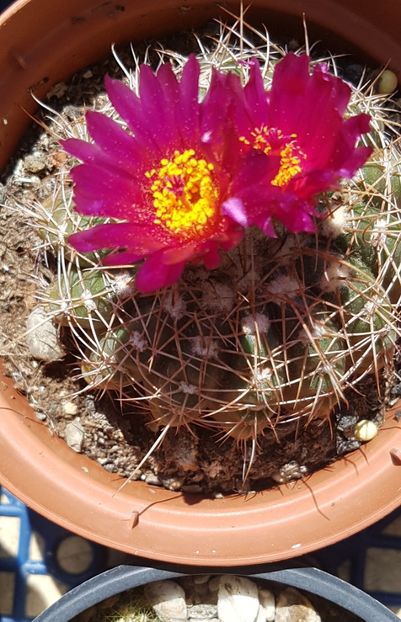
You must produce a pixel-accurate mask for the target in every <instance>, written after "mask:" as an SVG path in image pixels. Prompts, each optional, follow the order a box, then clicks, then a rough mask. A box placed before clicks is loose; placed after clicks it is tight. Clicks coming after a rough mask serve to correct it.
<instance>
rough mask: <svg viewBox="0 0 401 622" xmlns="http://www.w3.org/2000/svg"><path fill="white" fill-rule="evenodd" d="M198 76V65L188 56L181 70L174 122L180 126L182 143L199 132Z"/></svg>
mask: <svg viewBox="0 0 401 622" xmlns="http://www.w3.org/2000/svg"><path fill="white" fill-rule="evenodd" d="M199 74H200V67H199V63H198V61H197V60H196V57H195V55H194V54H190V56H189V57H188V60H187V62H186V63H185V65H184V68H183V70H182V76H181V81H180V87H179V103H178V105H177V108H176V122H177V124H179V126H180V132H181V136H182V139H183V141H186V140H192V139H193V136H194V135H195V136H197V135H198V132H199V121H200V108H199V104H198V98H199Z"/></svg>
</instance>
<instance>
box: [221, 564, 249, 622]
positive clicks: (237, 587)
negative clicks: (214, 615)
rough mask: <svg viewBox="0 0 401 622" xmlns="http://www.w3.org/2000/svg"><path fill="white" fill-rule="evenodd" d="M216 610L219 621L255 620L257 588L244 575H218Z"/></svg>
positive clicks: (246, 621)
mask: <svg viewBox="0 0 401 622" xmlns="http://www.w3.org/2000/svg"><path fill="white" fill-rule="evenodd" d="M217 611H218V616H219V620H220V621H221V622H256V620H257V617H258V612H259V598H258V588H257V586H256V585H255V583H253V582H252V581H250V580H249V579H247V578H245V577H236V576H232V575H223V576H222V577H220V584H219V593H218V601H217Z"/></svg>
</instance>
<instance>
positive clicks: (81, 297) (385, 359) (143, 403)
mask: <svg viewBox="0 0 401 622" xmlns="http://www.w3.org/2000/svg"><path fill="white" fill-rule="evenodd" d="M222 32H223V35H224V36H223V35H222V36H221V38H220V41H219V43H218V45H217V51H216V49H215V50H214V51H213V52H210V54H209V55H208V54H206V53H205V54H204V55H203V59H202V74H201V84H203V85H204V88H205V89H206V86H205V83H207V79H208V77H209V76H210V67H211V66H212V65H213V64H215V63H216V59H218V64H219V66H220V67H224V68H228V69H230V70H233V69H235V71H236V72H237V73H239V74H241V75H245V74H247V72H248V67H247V61H249V59H250V58H255V57H257V58H261V59H262V60H263V61H264V62H265V66H267V61H266V57H265V52H264V51H262V48H263V45H262V43H263V41H262V42H261V44H260V45H256V44H254V46H253V47H251V48H249V49H248V46H249V42H248V41H247V42H246V43H247V46H246V50H245V52H244V49H243V45H242V44H243V42H242V44H241V46H239V47H241V54H242V57H241V63H237V61H236V60H235V61H233V58H234V59H235V58H236V57H238V54H239V52H238V50H237V49H236V48H235V46H234V44H230V41H229V38H230V36H229V35H230V31H229V30H225V27H224V26H222ZM277 56H279V54H277ZM174 60H175V62H176V64H177V66H178V67H180V66H182V65H183V61H182V59H181V57H178V56H177V55H175V56H174ZM272 65H274V58H273V60H272V59H270V65H269V69H268V70H267V69H266V70H265V72H264V79H265V82H266V86H267V87H268V86H269V84H270V80H271V66H272ZM131 81H132V83H133V84H136V82H137V78H135V76H131ZM383 101H384V100H383ZM380 106H381V104H380V102H378V101H377V96H374V95H373V94H372V93H369V91H365V92H361V91H360V90H359V89H355V90H354V93H353V96H352V100H351V108H352V111H353V112H355V111H356V112H361V111H368V112H370V113H371V115H372V117H373V122H372V132H371V134H370V135H367V136H366V137H365V140H366V141H367V142H368V143H374V144H375V145H376V148H375V151H374V153H373V156H372V158H371V160H370V161H369V162H368V163H366V164H365V166H364V167H363V168H362V169H361V170H360V171H359V173H358V174H357V176H356V177H355V178H354V179H353V180H348V181H346V182H344V183H343V184H342V186H341V187H340V189H339V190H336V191H335V192H332V191H330V192H326V193H324V194H322V195H321V196H320V203H319V206H318V212H319V215H318V218H317V219H316V222H317V226H316V231H315V233H289V232H287V231H286V230H285V228H279V230H278V231H277V237H276V238H268V237H266V236H265V235H263V234H262V233H261V232H260V231H258V230H257V229H256V228H250V229H248V230H247V232H246V235H245V237H244V239H243V241H242V242H241V243H240V244H239V245H237V246H236V247H234V248H232V249H231V250H227V252H226V253H225V254H224V257H223V259H222V263H221V265H220V266H219V267H217V268H215V269H213V270H210V271H207V270H206V269H205V268H203V267H200V266H189V267H187V269H186V270H185V272H184V274H183V276H182V277H181V279H180V280H179V281H178V282H177V283H175V284H174V285H172V286H171V287H169V288H166V289H161V290H159V291H157V292H156V293H139V292H138V291H137V290H136V288H135V274H136V268H135V267H133V266H128V267H127V266H126V267H125V268H123V267H116V268H114V267H105V266H103V265H102V264H101V262H100V259H101V255H99V254H98V253H91V254H84V253H82V254H81V253H78V252H77V251H75V250H74V249H72V248H71V247H70V246H69V244H68V241H67V238H68V236H69V235H70V234H71V233H74V232H76V231H81V230H82V229H86V228H87V227H88V223H89V225H90V226H92V225H94V224H96V223H99V222H106V220H104V219H103V220H102V219H101V218H99V217H97V218H89V217H86V216H85V217H84V216H78V215H77V214H75V212H74V211H73V209H72V208H71V201H73V199H72V198H71V185H70V183H69V182H65V185H64V188H63V190H62V192H61V191H59V192H58V193H56V194H55V196H53V197H51V198H50V199H49V200H48V203H47V205H46V206H45V207H46V208H45V209H44V208H43V209H42V210H41V211H40V212H38V214H37V218H36V220H37V223H36V224H37V227H38V228H39V230H40V232H41V236H42V238H43V239H44V240H45V242H46V246H47V248H50V249H51V252H52V253H53V254H54V255H55V256H56V257H57V258H58V259H57V267H58V272H57V277H56V279H55V281H54V283H52V284H51V286H50V287H49V289H48V291H47V292H46V293H45V294H44V300H45V304H46V307H47V309H48V312H49V314H51V315H52V317H54V320H55V322H57V323H58V324H59V325H62V326H67V327H69V330H70V332H71V334H72V336H73V338H74V341H75V347H76V350H77V352H78V353H79V357H80V359H81V377H82V378H83V379H84V380H85V381H86V383H87V384H88V388H90V389H93V390H98V391H101V392H104V391H110V392H113V394H114V396H115V398H116V399H117V400H119V399H123V400H124V401H128V402H131V403H132V404H134V405H136V407H137V409H138V411H140V412H142V413H146V414H147V416H148V422H149V426H150V427H151V428H152V429H154V430H157V429H159V428H165V427H166V426H169V427H175V428H179V427H180V426H187V427H191V428H192V429H193V426H194V425H201V426H205V427H208V428H210V429H211V430H212V432H217V433H218V436H220V437H222V438H226V437H232V438H234V439H236V440H237V441H238V442H242V441H246V440H248V439H257V437H258V435H261V434H263V432H264V430H266V429H272V430H275V431H277V430H279V427H280V425H281V424H283V423H286V422H289V421H293V420H297V419H303V420H304V421H306V422H307V421H310V420H311V419H315V418H320V419H322V420H326V419H328V418H329V417H330V416H331V414H332V412H333V409H334V408H335V407H336V406H337V405H339V404H342V403H343V402H344V401H345V400H346V399H347V392H348V391H349V389H352V388H354V389H355V390H358V383H359V382H360V381H361V380H363V379H364V378H366V377H367V376H368V375H373V376H375V377H376V379H377V387H378V391H379V392H380V391H381V389H380V387H381V377H382V375H383V373H384V370H385V371H386V372H387V371H388V369H389V368H391V364H392V360H393V356H394V350H395V343H396V338H397V335H398V328H397V307H398V304H399V301H400V298H401V273H400V271H401V268H400V265H401V241H400V237H401V219H400V215H399V214H400V210H399V203H400V201H401V183H400V174H401V169H400V165H399V162H400V157H399V154H398V151H397V148H396V146H395V143H394V141H392V140H391V137H390V138H389V137H388V136H387V135H386V133H385V132H383V129H382V125H383V119H384V118H385V113H384V112H382V111H381V107H380ZM150 175H154V172H153V171H151V173H150ZM155 183H156V182H155Z"/></svg>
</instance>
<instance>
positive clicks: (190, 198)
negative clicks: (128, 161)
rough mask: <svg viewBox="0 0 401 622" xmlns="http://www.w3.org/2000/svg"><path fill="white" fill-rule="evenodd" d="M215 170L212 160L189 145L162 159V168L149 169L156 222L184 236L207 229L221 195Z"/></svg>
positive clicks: (147, 173)
mask: <svg viewBox="0 0 401 622" xmlns="http://www.w3.org/2000/svg"><path fill="white" fill-rule="evenodd" d="M213 170H214V165H213V164H211V163H210V162H207V160H204V159H202V158H200V159H199V158H196V157H195V151H194V150H193V149H186V150H185V151H182V152H180V151H174V155H173V157H172V158H171V159H167V158H163V159H162V160H161V161H160V167H159V168H153V169H151V170H150V171H146V172H145V177H147V179H149V180H151V182H152V185H151V187H150V192H151V194H152V198H153V206H154V208H155V219H154V223H155V224H157V225H164V226H165V227H166V228H167V229H169V231H171V232H172V233H178V234H184V235H185V237H191V236H194V235H195V236H199V235H200V234H203V233H205V231H206V230H207V229H208V225H209V224H210V219H211V218H213V216H215V214H216V204H217V199H218V197H219V192H218V188H216V184H215V182H214V179H213V175H212V173H213Z"/></svg>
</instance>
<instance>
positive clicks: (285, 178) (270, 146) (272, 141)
mask: <svg viewBox="0 0 401 622" xmlns="http://www.w3.org/2000/svg"><path fill="white" fill-rule="evenodd" d="M285 138H286V137H284V135H283V132H282V131H281V130H279V129H276V128H269V127H267V125H262V126H261V127H258V128H255V129H254V130H253V131H252V132H251V133H250V138H249V139H248V138H246V137H245V136H241V137H240V139H239V140H240V142H242V143H244V145H247V146H249V147H251V148H252V149H256V150H257V151H262V152H263V153H264V154H265V155H269V154H272V155H276V154H278V155H279V156H280V167H279V170H278V172H277V174H276V176H275V177H274V179H273V180H272V181H271V184H272V186H279V187H282V186H286V185H287V184H288V183H289V182H290V181H291V179H292V178H293V177H295V175H298V173H301V172H302V166H301V161H302V160H305V159H306V154H305V153H304V152H303V151H302V149H301V148H300V147H299V146H298V145H297V141H296V139H297V134H290V136H289V137H288V138H289V139H290V140H289V141H288V142H284V141H285ZM277 143H278V144H277ZM280 143H281V144H280Z"/></svg>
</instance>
